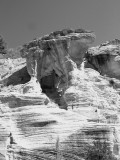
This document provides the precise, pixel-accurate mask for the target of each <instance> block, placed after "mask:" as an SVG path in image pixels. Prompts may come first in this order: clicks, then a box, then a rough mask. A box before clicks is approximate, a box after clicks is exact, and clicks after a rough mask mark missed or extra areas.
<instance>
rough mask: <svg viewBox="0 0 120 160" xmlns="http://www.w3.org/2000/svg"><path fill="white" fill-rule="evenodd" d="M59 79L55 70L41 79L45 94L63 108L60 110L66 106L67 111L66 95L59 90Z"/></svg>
mask: <svg viewBox="0 0 120 160" xmlns="http://www.w3.org/2000/svg"><path fill="white" fill-rule="evenodd" d="M59 79H60V77H59V76H58V75H57V74H56V73H55V71H54V70H53V71H52V72H51V73H50V74H49V75H47V76H45V77H43V78H41V80H40V85H41V88H42V92H43V93H45V94H46V95H47V96H48V97H49V98H50V99H52V100H53V101H54V102H55V103H57V104H58V105H59V106H61V107H60V108H62V106H64V107H65V106H66V107H65V108H64V109H67V103H66V102H65V99H64V97H63V94H64V93H63V92H62V91H59V89H58V88H57V82H58V81H59Z"/></svg>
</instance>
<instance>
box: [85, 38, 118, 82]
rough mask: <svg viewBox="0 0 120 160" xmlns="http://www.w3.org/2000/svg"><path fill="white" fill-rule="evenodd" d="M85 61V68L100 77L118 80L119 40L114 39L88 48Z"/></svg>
mask: <svg viewBox="0 0 120 160" xmlns="http://www.w3.org/2000/svg"><path fill="white" fill-rule="evenodd" d="M86 59H87V64H86V67H90V68H93V69H95V70H97V71H98V72H99V73H101V74H102V75H107V76H109V77H113V78H118V79H120V69H119V68H120V62H119V60H120V40H118V39H115V40H113V41H108V42H106V43H103V44H101V45H100V46H97V47H92V48H90V49H89V50H88V53H87V55H86Z"/></svg>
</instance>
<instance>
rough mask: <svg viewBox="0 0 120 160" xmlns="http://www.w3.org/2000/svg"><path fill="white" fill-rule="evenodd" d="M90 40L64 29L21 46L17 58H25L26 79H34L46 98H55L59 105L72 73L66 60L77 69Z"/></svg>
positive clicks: (85, 34) (86, 35)
mask: <svg viewBox="0 0 120 160" xmlns="http://www.w3.org/2000/svg"><path fill="white" fill-rule="evenodd" d="M94 39H95V35H94V34H93V33H92V32H90V31H85V30H83V29H77V30H71V29H64V30H62V31H56V32H53V33H51V34H50V35H46V36H44V37H42V38H40V39H36V40H34V41H32V42H30V43H28V44H25V45H24V46H23V49H22V50H21V55H22V57H23V58H25V57H26V63H27V71H28V73H29V75H30V76H31V77H36V80H38V81H39V83H40V85H41V87H42V90H43V92H44V93H46V94H47V95H48V96H49V97H50V98H52V97H54V96H55V95H56V98H55V99H56V102H57V103H58V104H59V105H63V104H62V103H63V101H64V98H63V94H64V90H65V88H67V86H68V79H69V72H70V71H71V70H72V69H73V66H72V64H71V61H70V59H72V60H73V61H74V62H75V63H76V64H77V65H78V66H79V65H80V64H81V63H82V61H83V57H84V56H85V53H86V51H87V49H88V47H89V45H90V44H91V43H93V41H94ZM61 99H62V100H61Z"/></svg>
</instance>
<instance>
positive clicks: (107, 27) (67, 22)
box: [0, 0, 120, 47]
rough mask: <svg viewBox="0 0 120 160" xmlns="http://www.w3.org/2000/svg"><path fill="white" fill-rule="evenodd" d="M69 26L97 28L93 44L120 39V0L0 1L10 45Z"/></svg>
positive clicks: (0, 28)
mask: <svg viewBox="0 0 120 160" xmlns="http://www.w3.org/2000/svg"><path fill="white" fill-rule="evenodd" d="M66 27H70V28H73V29H74V28H84V29H88V30H93V31H95V34H96V42H95V43H94V44H93V45H97V44H100V43H102V42H105V41H106V40H112V39H115V38H119V39H120V0H0V34H1V35H2V36H3V37H4V39H5V41H6V42H7V44H8V47H17V46H19V45H22V44H24V43H25V42H28V41H30V40H32V39H33V38H35V37H40V36H42V35H44V34H47V33H50V32H52V31H55V30H59V29H63V28H66Z"/></svg>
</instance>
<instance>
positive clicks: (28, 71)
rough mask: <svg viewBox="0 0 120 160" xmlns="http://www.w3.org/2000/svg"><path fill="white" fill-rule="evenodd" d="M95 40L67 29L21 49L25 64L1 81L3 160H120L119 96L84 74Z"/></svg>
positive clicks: (97, 77) (92, 71)
mask: <svg viewBox="0 0 120 160" xmlns="http://www.w3.org/2000/svg"><path fill="white" fill-rule="evenodd" d="M94 38H95V36H94V35H93V33H92V32H88V31H85V30H81V29H80V30H75V31H73V30H70V29H66V30H62V31H57V32H53V33H51V34H50V35H47V36H44V37H42V38H40V39H35V40H34V41H31V42H29V43H28V44H25V45H24V46H23V48H22V50H21V56H22V57H23V59H21V60H20V62H19V63H17V64H18V66H17V65H16V64H15V65H14V66H15V67H12V69H11V70H8V74H7V75H6V74H5V73H6V72H5V73H4V74H5V75H3V74H2V76H3V78H1V79H2V80H1V84H2V85H3V86H2V88H1V92H0V137H2V138H0V153H1V154H2V155H1V154H0V156H1V157H2V158H3V159H4V157H6V158H7V159H8V160H24V159H25V160H31V159H32V160H37V159H41V160H42V159H44V160H55V159H56V160H58V159H59V160H68V159H69V160H86V159H90V158H91V157H90V156H93V155H94V158H92V159H95V158H96V159H97V158H99V159H101V160H102V158H103V156H104V159H106V160H107V159H109V160H119V158H120V136H119V135H120V125H119V124H120V113H119V112H120V95H119V94H118V91H116V89H115V87H113V85H112V81H111V84H110V81H109V80H108V79H107V78H106V77H104V76H102V75H100V73H99V72H98V71H95V69H91V68H84V63H83V57H84V56H85V54H86V51H87V49H88V46H89V45H90V44H91V43H92V42H93V41H94ZM112 43H113V42H112ZM116 43H117V42H116ZM112 47H113V45H112ZM115 47H116V46H115ZM87 56H88V55H87ZM92 57H93V56H92ZM25 58H26V64H27V65H26V64H25V63H24V60H25ZM15 61H16V60H15ZM22 61H23V63H22ZM7 62H8V60H7V61H6V63H7ZM10 62H11V61H10ZM16 62H17V61H16ZM100 62H101V63H102V61H101V60H100ZM105 62H106V61H105ZM6 63H5V64H6ZM81 63H82V64H81ZM9 65H10V63H9ZM3 68H4V65H3ZM119 82H120V81H119V80H118V83H119ZM61 108H62V109H61ZM65 109H67V110H65ZM10 133H12V136H13V138H14V141H15V142H16V143H14V144H13V143H11V142H10V136H9V135H10ZM3 155H4V156H3Z"/></svg>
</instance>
